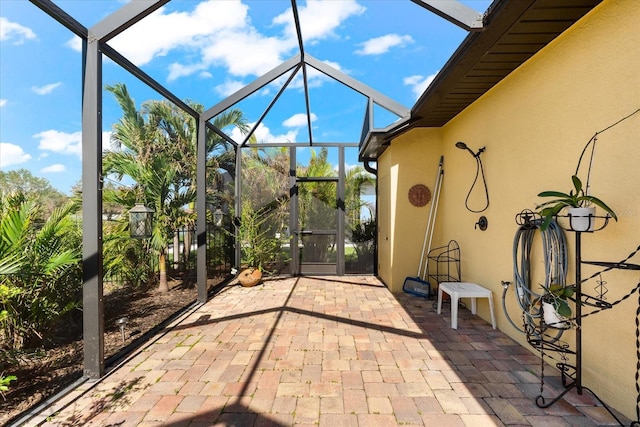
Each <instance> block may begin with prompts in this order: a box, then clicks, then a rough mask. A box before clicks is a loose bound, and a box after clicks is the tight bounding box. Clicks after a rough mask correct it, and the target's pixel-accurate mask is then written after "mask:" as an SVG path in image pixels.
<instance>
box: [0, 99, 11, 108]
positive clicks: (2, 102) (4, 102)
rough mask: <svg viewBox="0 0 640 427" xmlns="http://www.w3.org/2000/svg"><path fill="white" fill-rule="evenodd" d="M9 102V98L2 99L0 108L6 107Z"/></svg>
mask: <svg viewBox="0 0 640 427" xmlns="http://www.w3.org/2000/svg"><path fill="white" fill-rule="evenodd" d="M7 102H9V100H7V99H0V108H2V107H4V106H5V105H7Z"/></svg>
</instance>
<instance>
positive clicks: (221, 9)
mask: <svg viewBox="0 0 640 427" xmlns="http://www.w3.org/2000/svg"><path fill="white" fill-rule="evenodd" d="M246 21H247V6H246V5H244V4H242V3H241V2H240V1H239V0H234V1H224V2H217V1H211V0H209V1H204V2H201V3H199V4H198V5H197V6H196V7H195V9H194V10H193V11H192V12H171V13H167V9H166V8H164V7H161V8H160V9H158V10H157V11H155V12H154V13H152V14H151V15H149V16H148V17H146V18H145V19H143V20H141V21H140V22H138V23H136V24H135V25H133V26H132V27H131V28H129V29H128V30H126V31H125V32H123V33H122V34H120V35H118V36H116V37H114V38H113V40H112V41H111V42H110V43H109V44H110V45H111V46H113V47H114V48H115V49H117V50H118V51H119V52H121V53H122V54H123V55H124V56H126V57H127V58H128V59H129V60H130V61H132V62H133V63H134V64H136V65H138V66H141V65H144V64H147V63H148V62H150V61H151V60H152V59H153V58H155V57H156V56H164V55H166V54H167V53H168V52H169V51H170V50H172V49H176V48H184V47H188V48H193V47H199V46H201V45H202V43H203V42H206V40H207V38H208V37H210V36H215V35H217V33H219V32H220V31H222V30H224V29H229V28H243V27H245V26H246Z"/></svg>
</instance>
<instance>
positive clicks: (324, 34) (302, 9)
mask: <svg viewBox="0 0 640 427" xmlns="http://www.w3.org/2000/svg"><path fill="white" fill-rule="evenodd" d="M365 10H366V8H365V7H364V6H361V5H360V4H358V2H357V1H355V0H347V1H335V0H318V1H309V2H307V3H306V4H305V5H303V6H298V14H299V17H300V22H301V25H300V26H301V27H302V38H303V39H304V41H305V42H311V43H313V42H314V41H317V40H321V39H326V38H329V37H336V32H335V31H336V29H337V28H339V27H340V25H342V23H343V22H344V21H345V20H347V19H348V18H350V17H351V16H354V15H361V14H362V13H364V11H365ZM273 23H274V24H279V25H285V27H286V33H287V36H288V37H289V38H292V39H295V38H297V36H296V29H295V25H294V22H293V15H292V13H291V9H287V11H285V12H284V13H282V14H280V15H279V16H277V17H276V18H274V20H273Z"/></svg>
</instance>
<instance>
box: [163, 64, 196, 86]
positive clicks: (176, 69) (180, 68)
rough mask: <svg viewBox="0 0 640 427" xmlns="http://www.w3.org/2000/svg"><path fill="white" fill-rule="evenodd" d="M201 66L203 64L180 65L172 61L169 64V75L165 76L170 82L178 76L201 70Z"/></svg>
mask: <svg viewBox="0 0 640 427" xmlns="http://www.w3.org/2000/svg"><path fill="white" fill-rule="evenodd" d="M203 68H204V65H203V64H194V65H182V64H179V63H177V62H174V63H173V64H171V65H170V66H169V75H168V76H167V81H169V82H172V81H174V80H176V79H178V78H180V77H184V76H190V75H191V74H193V73H195V72H197V71H201V70H202V69H203Z"/></svg>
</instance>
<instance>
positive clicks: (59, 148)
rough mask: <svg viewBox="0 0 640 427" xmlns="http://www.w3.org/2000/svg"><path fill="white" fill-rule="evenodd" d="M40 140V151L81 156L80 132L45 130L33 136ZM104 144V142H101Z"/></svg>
mask: <svg viewBox="0 0 640 427" xmlns="http://www.w3.org/2000/svg"><path fill="white" fill-rule="evenodd" d="M33 137H34V138H40V143H39V144H38V148H39V149H40V150H47V151H53V152H54V153H59V154H75V155H77V156H80V155H81V154H82V132H74V133H65V132H60V131H57V130H46V131H44V132H40V133H37V134H35V135H33ZM103 144H104V142H103Z"/></svg>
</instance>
